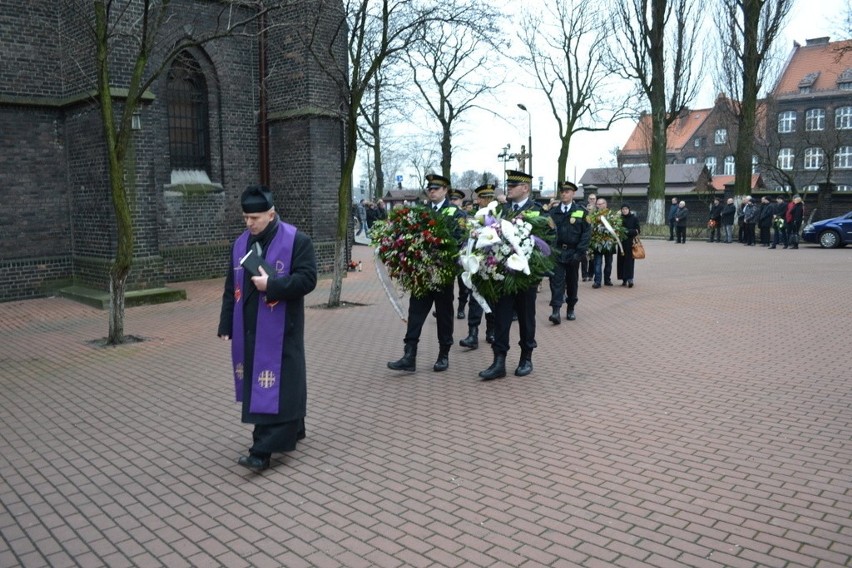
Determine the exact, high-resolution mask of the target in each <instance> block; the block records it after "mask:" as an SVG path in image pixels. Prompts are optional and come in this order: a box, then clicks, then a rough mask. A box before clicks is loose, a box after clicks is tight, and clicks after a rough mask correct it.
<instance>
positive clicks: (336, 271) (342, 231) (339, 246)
mask: <svg viewBox="0 0 852 568" xmlns="http://www.w3.org/2000/svg"><path fill="white" fill-rule="evenodd" d="M357 108H358V105H357V104H354V103H353V104H351V105H350V107H349V113H350V116H349V117H348V124H350V125H352V126H350V128H348V129H347V130H346V136H345V140H346V149H345V152H346V154H345V155H346V159H345V160H344V164H343V171H342V172H341V173H340V185H339V186H338V188H337V239H336V241H335V243H334V267H333V272H332V277H331V290H330V291H329V294H328V307H329V308H336V307H338V306H340V294H341V292H342V291H343V267H344V266H345V264H346V241H347V238H348V236H349V207H348V206H347V205H345V204H347V203H349V201H350V197H351V195H352V172H353V171H354V170H355V159H356V158H357V152H358V147H357V145H356V140H355V138H356V136H357V132H356V131H355V126H354V125H355V124H356V122H355V121H356V119H357V117H355V116H352V113H353V110H352V109H357ZM341 128H345V125H341Z"/></svg>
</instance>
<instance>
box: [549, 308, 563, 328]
mask: <svg viewBox="0 0 852 568" xmlns="http://www.w3.org/2000/svg"><path fill="white" fill-rule="evenodd" d="M547 319H549V320H550V321H552V322H553V323H554V325H559V324H560V323H562V318H561V317H560V316H559V308H558V307H557V306H554V307H553V313H552V314H550V316H549V317H548V318H547Z"/></svg>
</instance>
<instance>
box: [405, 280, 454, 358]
mask: <svg viewBox="0 0 852 568" xmlns="http://www.w3.org/2000/svg"><path fill="white" fill-rule="evenodd" d="M433 304H434V305H435V313H436V315H437V320H438V345H440V346H441V347H449V346H451V345H452V344H453V321H454V319H455V318H454V315H455V311H454V310H453V284H452V282H451V283H450V285H449V286H444V287H443V288H441V289H440V290H437V291H435V292H431V293H429V294H426V295H425V296H423V297H422V298H415V297H414V296H412V297H411V299H410V300H409V301H408V327H407V328H406V330H405V343H406V344H412V345H417V343H418V342H419V341H420V332H421V331H422V330H423V324H424V323H425V322H426V318H427V317H429V314H430V313H431V312H432V305H433Z"/></svg>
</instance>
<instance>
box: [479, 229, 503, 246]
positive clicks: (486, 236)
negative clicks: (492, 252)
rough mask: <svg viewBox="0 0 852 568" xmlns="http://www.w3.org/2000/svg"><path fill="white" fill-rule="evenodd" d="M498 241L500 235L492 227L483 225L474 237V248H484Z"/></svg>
mask: <svg viewBox="0 0 852 568" xmlns="http://www.w3.org/2000/svg"><path fill="white" fill-rule="evenodd" d="M499 242H500V235H499V234H498V233H497V231H496V229H494V228H493V227H485V228H483V229H482V231H480V233H479V237H478V238H477V239H476V248H485V247H490V246H492V245H495V244H497V243H499Z"/></svg>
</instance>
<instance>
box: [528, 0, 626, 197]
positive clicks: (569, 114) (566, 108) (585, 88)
mask: <svg viewBox="0 0 852 568" xmlns="http://www.w3.org/2000/svg"><path fill="white" fill-rule="evenodd" d="M580 4H582V6H580ZM546 10H547V13H541V12H533V11H531V10H529V9H528V10H525V12H524V16H523V25H522V26H521V32H520V38H521V42H522V44H523V46H524V48H525V50H526V55H525V56H524V57H522V58H521V63H522V65H523V67H524V68H525V69H528V70H530V72H531V73H533V75H534V76H535V79H536V81H537V83H538V84H539V86H540V87H541V88H542V90H543V91H544V93H545V95H546V96H547V100H548V102H549V103H550V110H551V112H552V114H553V118H554V119H555V120H556V124H557V127H558V135H559V157H558V159H557V163H556V179H557V180H560V181H561V180H565V179H567V176H566V168H567V164H568V154H569V151H570V149H571V140H572V138H573V137H574V135H575V134H576V133H578V132H582V131H586V132H596V131H603V130H609V128H610V127H611V126H612V124H613V123H614V122H615V121H617V120H619V119H621V118H626V117H627V116H628V114H627V112H626V108H627V103H628V97H626V96H624V97H618V98H617V99H612V98H607V97H606V96H605V95H604V93H612V92H615V90H614V89H612V85H611V78H612V76H611V75H610V73H609V72H608V70H607V69H606V67H605V65H604V55H605V49H606V42H605V40H604V38H605V35H606V26H605V20H604V18H603V12H602V10H601V4H600V3H598V2H594V1H586V2H580V1H579V0H576V1H575V0H549V1H548V3H547V5H546Z"/></svg>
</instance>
